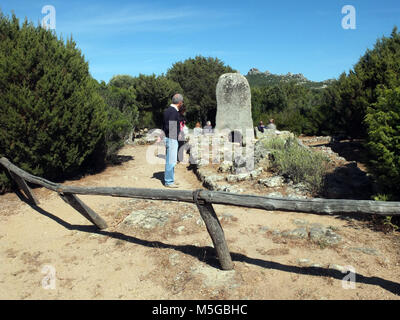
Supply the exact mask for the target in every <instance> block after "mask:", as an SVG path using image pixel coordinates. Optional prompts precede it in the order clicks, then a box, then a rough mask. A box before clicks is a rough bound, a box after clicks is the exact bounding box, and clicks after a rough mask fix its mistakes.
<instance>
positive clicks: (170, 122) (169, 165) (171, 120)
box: [163, 93, 183, 188]
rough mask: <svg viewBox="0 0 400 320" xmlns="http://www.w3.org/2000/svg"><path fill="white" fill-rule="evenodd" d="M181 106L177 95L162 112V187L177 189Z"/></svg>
mask: <svg viewBox="0 0 400 320" xmlns="http://www.w3.org/2000/svg"><path fill="white" fill-rule="evenodd" d="M182 106H183V96H182V95H181V94H179V93H177V94H175V95H174V96H173V97H172V104H171V105H170V106H169V107H168V108H167V109H166V110H165V111H164V117H163V118H164V119H163V131H164V133H165V149H166V150H165V151H166V152H165V173H164V185H165V186H166V187H168V188H178V183H177V182H175V172H174V170H175V165H176V160H177V157H178V135H179V131H180V125H179V109H181V108H182Z"/></svg>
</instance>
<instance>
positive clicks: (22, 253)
mask: <svg viewBox="0 0 400 320" xmlns="http://www.w3.org/2000/svg"><path fill="white" fill-rule="evenodd" d="M147 150H148V147H147V146H135V147H132V146H126V147H124V148H123V149H122V150H121V151H120V155H121V156H123V157H121V158H123V159H125V160H126V161H125V162H123V163H122V164H121V165H118V166H114V167H109V168H107V170H105V171H104V172H102V173H100V174H97V175H93V176H88V177H85V178H83V179H81V180H79V181H68V182H66V184H69V185H81V186H83V185H84V186H120V187H144V188H163V186H162V183H161V180H160V179H162V176H163V170H164V166H163V160H162V159H161V158H159V160H160V161H159V163H156V164H149V163H148V162H147V161H146V152H147ZM131 157H132V158H131ZM129 159H130V160H129ZM176 177H177V180H178V181H179V182H180V183H181V187H180V188H181V189H196V188H199V187H201V185H200V183H199V182H198V181H197V179H196V177H195V176H194V174H193V173H192V172H191V171H188V170H187V167H186V165H184V164H180V165H178V166H177V168H176ZM34 192H35V194H36V195H37V197H38V199H39V201H40V206H39V208H32V207H31V206H29V205H28V204H26V203H24V202H22V201H21V200H20V199H19V198H18V197H17V196H16V195H15V194H6V195H3V196H0V261H1V262H2V263H1V265H0V299H400V259H399V257H400V241H399V236H398V233H397V234H384V233H382V232H378V231H373V230H372V229H371V228H370V227H369V226H368V225H367V223H366V222H363V221H358V220H353V219H343V218H339V217H335V216H333V217H332V216H317V215H309V214H301V213H288V212H277V211H275V212H267V211H262V210H255V209H254V210H250V209H246V210H245V209H242V208H236V207H228V206H215V209H216V212H217V214H218V216H219V217H220V219H221V223H222V226H223V228H224V231H225V235H226V238H227V241H228V245H229V248H230V250H231V252H232V258H233V261H234V264H235V270H234V271H228V272H227V271H221V270H219V269H218V262H217V261H216V259H215V256H214V250H213V248H212V243H211V240H210V238H209V236H208V234H207V232H206V230H205V227H204V225H202V223H201V220H200V217H199V214H198V212H197V209H196V208H195V206H194V205H192V204H184V203H175V202H160V201H148V200H135V199H124V198H112V197H101V196H81V198H82V199H83V200H84V202H85V203H86V204H87V205H88V206H89V207H91V208H92V209H93V210H94V211H96V212H98V213H99V214H100V215H101V216H102V217H103V218H104V219H105V220H106V221H107V223H108V224H109V228H108V229H106V230H104V231H97V230H96V229H95V228H94V227H93V226H92V225H91V224H90V223H89V222H88V221H87V220H86V219H85V218H83V217H82V216H81V215H80V214H78V213H77V212H76V211H75V210H74V209H72V208H71V207H69V206H68V205H66V204H65V203H64V202H63V201H62V200H61V199H60V198H59V197H58V195H57V194H55V193H54V192H51V191H48V190H46V189H35V190H34ZM139 211H140V212H144V213H145V214H148V215H149V216H153V215H157V214H158V216H157V217H158V218H160V217H166V218H165V219H164V218H163V219H161V220H160V221H159V222H160V226H157V227H155V228H152V229H149V228H147V227H146V226H145V225H138V224H136V225H129V224H126V223H123V222H122V221H123V220H124V219H125V218H126V217H127V216H128V215H129V214H131V213H132V212H139ZM313 223H317V224H319V225H324V226H330V227H331V228H332V230H335V232H336V233H337V234H338V235H339V236H340V237H341V239H342V241H341V243H340V244H339V245H335V246H325V245H322V244H321V243H315V242H311V241H309V239H304V238H287V237H282V236H281V234H282V232H283V231H285V230H291V229H295V228H298V227H299V225H303V226H304V225H309V226H310V225H312V224H313ZM311 264H315V265H314V267H310V265H311ZM46 266H47V267H46ZM339 266H351V267H352V268H353V269H354V271H355V272H356V279H355V281H356V282H355V283H354V285H355V288H351V285H350V286H349V285H348V287H350V288H349V289H346V288H344V287H343V284H344V285H345V287H346V283H347V284H351V283H350V282H345V283H344V282H343V281H342V279H343V278H344V277H345V276H346V275H349V273H342V272H340V271H337V270H334V269H335V268H339ZM52 275H54V277H53V276H52ZM46 277H50V278H49V279H50V280H46ZM53 278H54V279H55V282H53V281H52V280H51V279H53Z"/></svg>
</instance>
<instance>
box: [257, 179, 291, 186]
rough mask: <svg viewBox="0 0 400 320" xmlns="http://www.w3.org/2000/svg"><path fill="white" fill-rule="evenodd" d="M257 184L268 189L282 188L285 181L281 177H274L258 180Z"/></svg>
mask: <svg viewBox="0 0 400 320" xmlns="http://www.w3.org/2000/svg"><path fill="white" fill-rule="evenodd" d="M258 183H260V184H263V185H264V186H266V187H268V188H277V187H282V186H283V184H284V183H285V179H284V178H283V177H282V176H274V177H270V178H265V179H259V180H258Z"/></svg>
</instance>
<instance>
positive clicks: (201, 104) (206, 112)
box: [167, 56, 235, 123]
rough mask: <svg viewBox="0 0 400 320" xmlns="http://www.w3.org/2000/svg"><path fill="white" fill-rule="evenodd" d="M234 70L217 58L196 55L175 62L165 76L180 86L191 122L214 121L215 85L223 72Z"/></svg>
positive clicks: (215, 105) (215, 106)
mask: <svg viewBox="0 0 400 320" xmlns="http://www.w3.org/2000/svg"><path fill="white" fill-rule="evenodd" d="M231 72H235V71H234V70H233V69H232V68H231V67H229V66H226V65H225V64H224V63H223V62H222V61H221V60H219V59H218V58H211V57H209V58H205V57H202V56H196V57H195V58H194V59H192V58H189V59H187V60H185V61H183V62H177V63H175V64H174V65H173V66H172V67H171V68H170V69H169V70H168V72H167V78H168V79H171V80H173V81H175V82H177V83H179V85H180V86H181V88H182V89H183V94H184V98H185V99H187V100H188V101H190V104H189V103H188V102H187V101H186V102H185V104H186V105H187V107H188V108H187V110H188V118H189V119H190V120H191V122H197V121H201V122H203V123H205V122H206V121H207V120H210V121H211V122H212V123H215V117H216V113H217V98H216V87H217V82H218V79H219V77H220V76H221V75H222V74H224V73H231Z"/></svg>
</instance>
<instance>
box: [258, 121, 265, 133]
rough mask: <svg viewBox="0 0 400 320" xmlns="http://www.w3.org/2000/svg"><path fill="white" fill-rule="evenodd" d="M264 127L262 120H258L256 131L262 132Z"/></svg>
mask: <svg viewBox="0 0 400 320" xmlns="http://www.w3.org/2000/svg"><path fill="white" fill-rule="evenodd" d="M265 128H266V127H265V126H264V123H263V122H262V121H260V123H259V124H258V131H260V132H264V129H265Z"/></svg>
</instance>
